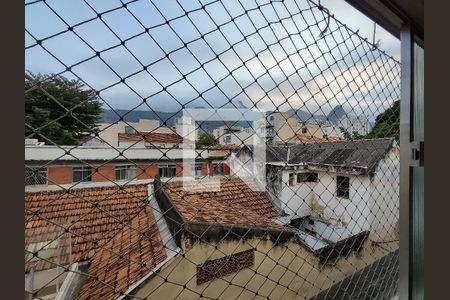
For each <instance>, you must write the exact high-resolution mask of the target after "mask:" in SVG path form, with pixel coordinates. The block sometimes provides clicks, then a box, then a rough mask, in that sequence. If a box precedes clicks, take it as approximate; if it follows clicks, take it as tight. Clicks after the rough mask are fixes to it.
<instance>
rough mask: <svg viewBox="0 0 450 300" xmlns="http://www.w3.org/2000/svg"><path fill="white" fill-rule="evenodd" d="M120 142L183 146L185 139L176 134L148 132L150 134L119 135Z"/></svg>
mask: <svg viewBox="0 0 450 300" xmlns="http://www.w3.org/2000/svg"><path fill="white" fill-rule="evenodd" d="M118 135H119V141H134V142H139V141H143V140H145V141H146V142H149V143H174V144H181V143H182V142H183V137H181V136H180V135H178V134H176V133H161V132H148V133H145V132H143V133H133V134H128V133H119V134H118Z"/></svg>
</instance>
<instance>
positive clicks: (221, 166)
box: [212, 162, 224, 176]
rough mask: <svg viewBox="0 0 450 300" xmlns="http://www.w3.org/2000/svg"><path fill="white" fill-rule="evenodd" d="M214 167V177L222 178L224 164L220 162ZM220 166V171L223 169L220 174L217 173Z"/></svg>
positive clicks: (214, 164)
mask: <svg viewBox="0 0 450 300" xmlns="http://www.w3.org/2000/svg"><path fill="white" fill-rule="evenodd" d="M212 165H213V166H212V167H213V168H212V169H213V170H212V171H213V172H212V173H213V176H221V175H223V173H224V167H223V163H222V162H219V163H213V164H212ZM219 166H220V169H221V171H220V173H219V172H217V171H216V170H217V167H219Z"/></svg>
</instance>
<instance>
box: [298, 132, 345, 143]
mask: <svg viewBox="0 0 450 300" xmlns="http://www.w3.org/2000/svg"><path fill="white" fill-rule="evenodd" d="M290 140H291V141H296V142H297V141H298V142H301V143H323V142H337V141H342V140H343V139H342V138H340V137H315V136H308V135H304V134H296V135H295V136H293V137H292V138H291V139H290Z"/></svg>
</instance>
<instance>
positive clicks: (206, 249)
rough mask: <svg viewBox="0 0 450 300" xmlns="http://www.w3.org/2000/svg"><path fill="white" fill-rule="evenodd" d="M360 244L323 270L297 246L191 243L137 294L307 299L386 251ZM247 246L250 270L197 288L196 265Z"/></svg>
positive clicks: (262, 242)
mask: <svg viewBox="0 0 450 300" xmlns="http://www.w3.org/2000/svg"><path fill="white" fill-rule="evenodd" d="M364 245H365V246H364V249H362V251H361V252H360V253H359V254H355V253H352V254H350V255H349V256H348V257H343V258H341V259H340V260H338V261H337V263H336V264H335V265H333V266H330V265H328V266H323V265H322V266H321V265H319V259H318V258H317V257H316V256H314V255H313V254H312V253H311V252H309V251H307V250H306V249H305V248H303V247H302V246H300V245H299V244H298V243H296V242H287V243H285V244H283V245H279V246H275V245H274V244H273V243H272V242H271V241H270V240H266V239H257V238H253V239H250V240H247V241H244V242H240V241H226V242H221V243H219V244H207V243H201V244H198V243H195V244H194V245H193V246H192V247H191V248H189V249H187V250H185V252H184V253H183V254H182V255H178V256H177V257H176V258H174V259H173V260H172V261H171V262H170V263H169V264H167V265H166V266H164V267H163V268H162V269H161V271H160V272H159V273H158V275H156V276H155V277H153V278H152V279H151V280H150V281H148V282H147V283H146V284H145V285H143V286H142V287H141V288H140V289H139V290H138V291H137V292H136V296H137V297H138V298H141V297H142V298H146V297H149V298H148V299H168V300H169V299H198V298H199V295H203V296H204V297H209V298H212V299H267V298H268V299H308V298H310V297H312V296H314V295H316V294H317V293H319V292H320V291H321V290H324V289H327V288H329V287H330V286H331V285H333V283H334V282H337V281H339V280H342V279H343V278H345V277H347V276H349V275H351V274H353V273H355V272H356V271H357V270H360V269H362V268H364V267H365V266H367V264H370V263H372V262H373V261H375V260H377V259H379V258H381V257H383V256H385V255H386V254H387V253H388V252H387V251H386V250H383V249H381V248H379V247H372V246H370V243H368V242H367V243H365V244H364ZM215 246H217V249H216V248H215ZM251 248H254V249H256V251H255V261H254V266H253V267H251V268H248V269H244V270H241V271H240V272H237V273H233V274H230V275H228V276H225V277H222V278H218V279H214V280H212V281H209V282H206V283H203V284H200V285H197V281H196V272H197V266H198V265H200V264H202V263H204V262H205V261H206V260H208V259H217V258H220V257H223V256H226V255H231V254H234V253H237V252H241V251H245V250H248V249H251ZM394 248H395V247H394ZM166 278H167V282H165V279H166ZM230 283H232V284H230ZM184 286H185V287H186V288H184Z"/></svg>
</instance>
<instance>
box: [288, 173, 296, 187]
mask: <svg viewBox="0 0 450 300" xmlns="http://www.w3.org/2000/svg"><path fill="white" fill-rule="evenodd" d="M294 183H295V173H289V185H294Z"/></svg>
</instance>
